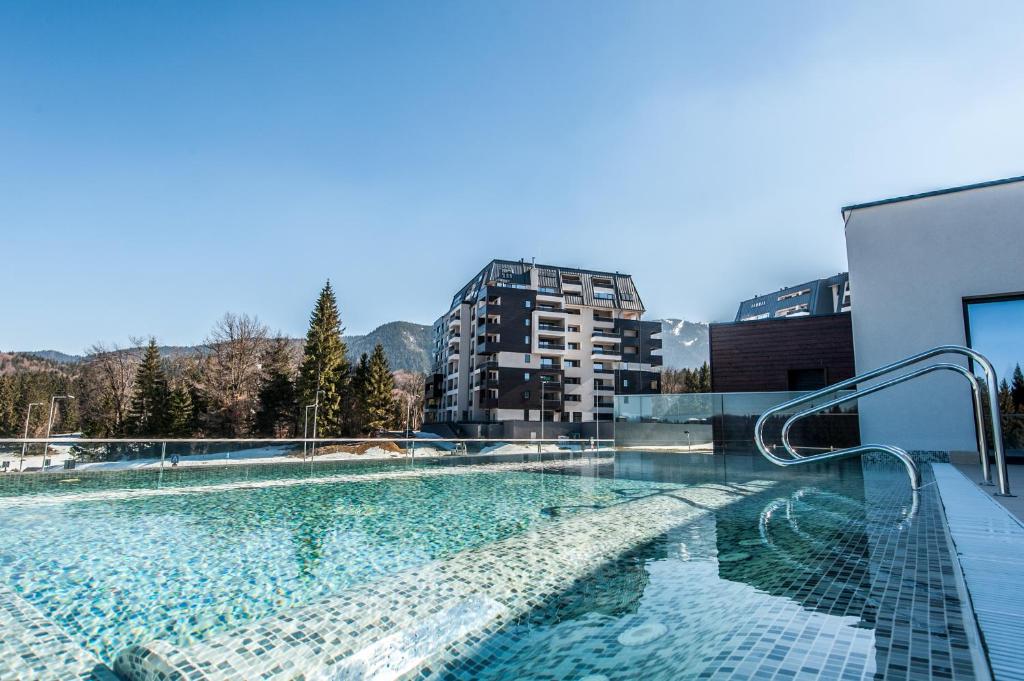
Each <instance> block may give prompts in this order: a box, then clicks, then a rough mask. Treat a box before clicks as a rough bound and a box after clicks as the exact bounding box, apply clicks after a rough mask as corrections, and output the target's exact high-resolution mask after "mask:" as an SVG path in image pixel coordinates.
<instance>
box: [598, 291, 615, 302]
mask: <svg viewBox="0 0 1024 681" xmlns="http://www.w3.org/2000/svg"><path fill="white" fill-rule="evenodd" d="M594 297H595V298H597V299H598V300H615V294H614V293H608V292H607V291H594Z"/></svg>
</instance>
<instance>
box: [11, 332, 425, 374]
mask: <svg viewBox="0 0 1024 681" xmlns="http://www.w3.org/2000/svg"><path fill="white" fill-rule="evenodd" d="M344 340H345V343H346V345H348V355H349V360H351V361H352V362H356V361H358V359H359V355H361V354H362V353H364V352H366V353H370V352H373V346H374V345H376V344H377V343H380V344H381V345H383V346H384V352H385V354H387V356H388V361H390V362H391V368H392V369H395V370H396V371H415V372H426V371H428V369H429V367H430V360H429V355H428V352H429V349H430V327H429V326H427V325H424V324H414V323H412V322H388V323H387V324H381V325H380V326H378V327H377V328H376V329H374V330H373V331H371V332H370V333H368V334H365V335H361V336H359V335H352V336H345V337H344ZM292 342H294V343H295V344H296V345H297V346H298V347H299V352H301V347H302V343H303V339H301V338H294V339H292ZM202 351H203V348H202V346H201V345H185V346H182V345H162V346H160V354H161V356H163V357H181V356H187V355H194V354H199V353H201V352H202ZM0 357H2V358H3V359H2V361H3V362H4V364H3V366H7V367H8V371H12V372H13V371H17V370H20V369H22V368H30V367H31V368H35V367H34V364H35V363H39V364H46V365H48V366H59V365H67V364H77V363H78V362H80V361H82V359H83V357H82V355H69V354H66V353H63V352H58V351H57V350H30V351H26V352H12V353H3V355H2V356H0ZM0 370H2V368H0Z"/></svg>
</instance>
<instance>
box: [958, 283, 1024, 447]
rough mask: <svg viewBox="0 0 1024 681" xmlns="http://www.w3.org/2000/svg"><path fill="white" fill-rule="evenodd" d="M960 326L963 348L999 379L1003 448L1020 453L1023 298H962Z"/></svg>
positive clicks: (1023, 386)
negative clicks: (962, 327) (964, 339)
mask: <svg viewBox="0 0 1024 681" xmlns="http://www.w3.org/2000/svg"><path fill="white" fill-rule="evenodd" d="M964 325H965V327H966V328H965V331H966V337H967V345H968V346H970V347H971V348H973V349H974V350H977V351H978V352H980V353H981V354H983V355H985V357H986V358H988V360H989V361H990V362H992V368H994V369H995V370H996V376H997V377H999V384H1000V395H1001V397H1000V400H999V401H1000V403H1001V406H1002V409H1001V411H1002V414H1001V416H1002V424H1003V441H1004V443H1005V446H1006V449H1007V451H1008V452H1012V453H1013V454H1016V455H1019V454H1021V453H1024V384H1022V383H1021V380H1020V377H1021V375H1022V373H1021V372H1024V295H1020V294H1008V295H999V296H987V297H984V298H965V299H964ZM971 364H972V368H973V369H974V373H975V374H977V375H983V371H982V369H981V367H979V366H978V365H977V363H976V362H972V363H971ZM1003 386H1005V387H1006V390H1003V389H1002V387H1003ZM987 422H988V419H987V418H986V423H987Z"/></svg>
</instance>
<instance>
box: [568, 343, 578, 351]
mask: <svg viewBox="0 0 1024 681" xmlns="http://www.w3.org/2000/svg"><path fill="white" fill-rule="evenodd" d="M569 349H570V350H579V349H580V344H579V343H569Z"/></svg>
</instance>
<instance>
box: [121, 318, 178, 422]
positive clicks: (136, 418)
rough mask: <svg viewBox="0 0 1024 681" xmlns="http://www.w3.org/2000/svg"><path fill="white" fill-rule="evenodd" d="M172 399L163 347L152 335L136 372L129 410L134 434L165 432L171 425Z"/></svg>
mask: <svg viewBox="0 0 1024 681" xmlns="http://www.w3.org/2000/svg"><path fill="white" fill-rule="evenodd" d="M170 398H171V393H170V389H169V388H168V386H167V377H166V375H165V374H164V370H163V367H162V366H161V365H160V350H159V348H157V345H156V339H154V338H150V339H149V345H148V346H147V347H146V352H145V354H144V355H143V357H142V362H141V363H140V364H139V368H138V371H136V373H135V385H134V387H133V389H132V402H131V411H130V412H129V414H130V416H129V418H130V423H131V430H132V433H133V434H135V435H143V436H146V437H149V436H158V435H165V434H166V433H167V431H168V428H169V425H170V423H169V422H170V419H169V417H170Z"/></svg>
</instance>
